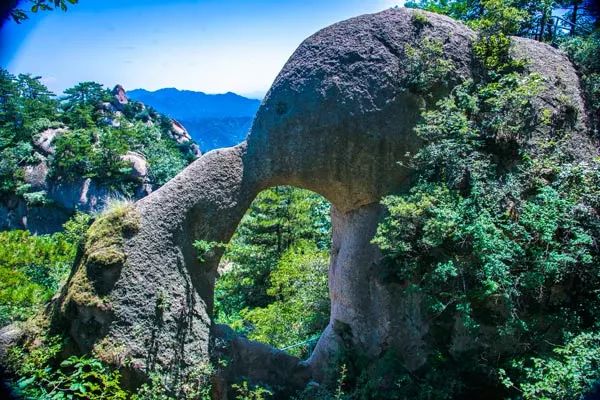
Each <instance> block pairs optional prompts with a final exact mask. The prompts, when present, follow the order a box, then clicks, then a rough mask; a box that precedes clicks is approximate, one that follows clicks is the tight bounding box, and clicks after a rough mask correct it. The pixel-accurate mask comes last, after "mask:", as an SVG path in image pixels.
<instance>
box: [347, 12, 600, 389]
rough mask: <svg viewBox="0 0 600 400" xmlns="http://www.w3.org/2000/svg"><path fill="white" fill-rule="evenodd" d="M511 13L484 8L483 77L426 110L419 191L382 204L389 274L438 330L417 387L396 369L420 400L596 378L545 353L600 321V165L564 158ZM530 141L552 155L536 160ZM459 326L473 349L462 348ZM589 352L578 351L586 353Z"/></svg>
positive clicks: (573, 385)
mask: <svg viewBox="0 0 600 400" xmlns="http://www.w3.org/2000/svg"><path fill="white" fill-rule="evenodd" d="M502 3H503V2H499V1H482V2H481V6H482V9H481V13H480V14H479V16H478V18H477V19H476V20H475V19H474V20H472V21H471V23H472V24H473V25H475V26H478V27H479V28H480V33H481V36H480V39H479V41H478V42H477V43H476V45H475V55H476V56H477V57H478V59H479V60H480V61H481V63H482V65H483V67H484V68H485V73H484V74H483V77H482V78H483V79H481V81H479V82H476V83H475V82H470V81H469V82H465V83H463V84H461V85H458V86H457V87H455V88H454V89H453V91H452V92H451V93H450V95H449V96H447V97H446V98H444V99H442V100H440V101H439V102H438V103H437V104H436V107H434V108H433V109H429V110H425V111H424V112H423V114H422V117H423V120H422V122H421V123H420V124H419V125H418V126H417V127H416V129H415V131H416V133H417V135H418V136H419V137H420V138H421V139H423V141H424V143H425V145H424V147H423V148H422V149H421V150H420V151H419V152H417V154H415V155H414V157H413V159H412V163H410V165H409V166H410V167H412V168H413V169H414V170H415V175H416V177H417V183H416V185H414V186H413V188H412V189H411V190H410V192H409V193H407V194H403V195H398V196H390V197H388V198H386V199H385V200H384V202H383V203H384V205H385V206H386V208H387V210H388V212H389V215H388V217H386V218H385V219H384V221H383V222H382V224H381V225H380V226H379V229H378V232H377V236H376V238H375V243H377V244H378V245H379V246H380V248H381V249H382V251H383V254H384V256H383V259H382V262H381V273H382V274H383V276H385V277H386V278H387V279H388V280H390V281H394V282H398V283H400V284H402V285H403V287H405V289H404V290H405V292H406V293H407V294H408V293H417V294H418V295H419V296H422V299H423V308H424V309H423V311H424V312H425V313H426V314H427V319H428V320H429V321H430V323H431V324H432V326H431V328H430V333H429V335H428V337H427V338H426V340H427V341H428V343H429V345H430V346H432V348H433V353H432V354H431V355H430V356H429V357H428V362H427V364H426V365H425V366H424V367H423V368H421V370H419V371H417V374H416V375H417V376H419V377H420V378H419V379H417V380H415V379H414V376H413V375H406V373H402V371H398V372H397V379H398V383H399V388H400V390H401V391H408V392H404V393H405V395H406V394H408V395H409V397H411V398H413V396H414V398H453V397H454V396H456V395H458V394H459V393H460V394H462V395H465V393H470V392H469V391H473V390H475V387H477V386H482V387H486V386H487V387H495V388H496V390H498V391H499V392H500V393H502V389H498V388H499V386H500V384H499V380H498V375H497V371H498V369H499V368H500V369H502V370H503V371H506V372H505V374H507V375H504V376H503V379H504V380H505V382H511V383H512V382H513V381H511V379H514V382H516V383H514V384H512V385H511V386H510V387H509V389H511V390H513V392H512V393H511V394H510V395H522V396H524V397H526V398H538V397H536V396H538V395H540V396H541V395H548V394H547V393H546V392H544V391H545V390H555V389H552V388H555V387H557V386H560V385H562V384H565V382H566V381H565V380H568V381H569V382H570V383H569V384H568V385H567V386H568V387H569V389H568V390H570V391H571V392H569V393H584V392H585V390H587V389H589V387H590V386H591V384H590V382H591V380H592V379H594V378H590V380H587V381H585V382H584V380H577V379H576V378H574V376H580V375H581V374H583V376H587V375H586V374H587V372H586V371H587V370H588V369H589V367H587V366H586V365H587V364H585V365H584V364H577V363H574V364H570V365H571V366H572V367H573V368H574V370H573V371H575V372H573V371H572V372H573V374H574V375H573V376H568V377H567V376H566V375H565V376H563V375H560V377H557V374H559V373H558V372H556V371H557V370H558V369H560V368H559V367H560V366H561V365H562V364H560V363H559V364H557V363H556V362H554V361H551V358H548V356H547V355H548V354H549V353H550V352H551V347H550V346H549V345H548V344H549V343H560V342H561V341H562V340H564V338H565V337H566V335H567V332H582V331H585V330H586V329H591V328H593V327H594V326H596V325H595V324H596V323H597V322H598V321H597V315H598V314H597V310H598V307H599V306H600V303H598V298H597V295H596V294H595V293H596V289H594V288H595V287H597V285H598V283H599V282H598V276H600V270H598V267H597V265H599V264H598V261H599V260H598V255H599V254H598V249H597V245H596V239H595V238H597V237H599V234H600V231H599V227H600V219H599V217H598V204H599V203H598V195H599V192H598V190H597V187H598V186H596V185H595V184H594V183H592V182H596V181H597V180H598V179H599V176H598V171H599V168H600V165H598V163H597V162H591V163H590V161H587V162H581V161H578V160H575V159H573V158H571V157H570V156H567V154H569V152H568V151H566V149H565V146H568V145H567V141H566V139H565V138H568V135H569V130H570V129H572V126H571V125H570V123H569V117H568V113H569V110H568V109H567V108H565V109H563V110H562V113H563V115H559V116H557V115H552V116H551V117H550V116H545V115H544V110H540V109H538V108H536V107H535V106H534V103H533V99H534V98H535V96H536V95H537V94H538V93H539V91H540V89H541V78H540V77H539V76H537V75H535V74H523V73H522V72H520V71H519V69H520V68H519V65H520V61H519V60H512V59H511V58H510V57H509V53H508V46H509V45H510V41H509V40H508V36H506V35H508V34H509V33H511V31H512V33H514V32H516V31H518V24H520V23H521V22H520V21H524V18H522V17H524V16H523V15H521V12H520V11H519V10H515V9H511V8H510V7H508V8H503V4H502ZM494 7H500V9H499V10H495V9H494ZM503 20H504V21H505V22H506V23H505V24H504V25H503V23H502V22H501V21H503ZM498 21H500V22H498ZM513 24H516V25H513ZM494 37H496V39H493V38H494ZM504 39H506V40H504ZM478 46H483V47H481V48H480V49H478ZM548 118H553V119H552V121H548ZM557 121H564V122H563V123H557ZM551 122H552V123H554V127H553V129H554V131H553V132H552V137H551V138H549V137H546V136H544V135H546V133H545V132H546V130H547V127H546V126H547V125H548V124H549V123H551ZM533 135H541V136H542V137H544V138H545V139H544V140H547V141H548V144H547V145H546V146H541V147H539V148H536V149H535V150H534V149H532V147H531V137H532V136H533ZM573 287H577V290H576V291H574V290H573V289H572V288H573ZM584 304H585V306H583V305H584ZM453 326H454V328H452V327H453ZM457 326H459V327H460V330H461V331H462V332H464V334H465V337H468V338H470V339H469V340H467V341H466V342H464V343H462V344H461V345H460V346H458V347H457V346H456V344H455V342H454V338H453V334H452V332H453V331H454V330H455V329H457ZM582 343H583V342H581V341H580V342H577V341H576V342H573V346H572V347H571V348H570V350H569V351H572V352H575V353H577V354H581V352H582V351H583V349H581V348H577V346H578V345H581V344H582ZM567 347H568V346H567ZM586 354H587V356H589V353H586ZM518 360H534V361H527V362H525V361H523V362H520V361H518ZM561 362H562V361H561ZM528 363H533V367H530V366H529V364H528ZM508 366H510V367H511V368H512V369H509V368H508ZM505 367H506V368H505ZM504 368H505V369H504ZM561 368H562V367H561ZM567 369H568V368H567ZM561 371H562V370H561ZM563 372H564V371H562V372H561V373H563ZM565 374H567V373H566V372H565ZM567 375H568V374H567ZM442 376H443V377H445V379H441V380H440V379H439V378H440V377H442ZM544 376H545V380H544V379H542V378H543V377H544ZM465 377H468V379H465ZM563 379H564V380H563ZM557 380H558V381H560V384H559V383H558V382H557ZM425 382H428V383H427V384H426V387H424V386H423V385H424V383H425ZM550 387H551V388H550ZM556 390H558V389H556ZM560 390H563V389H560ZM358 391H360V390H358ZM411 393H412V394H411ZM557 393H558V392H557ZM565 393H566V392H565ZM549 398H571V397H569V396H566V397H561V396H560V395H557V397H553V396H552V395H550V396H549Z"/></svg>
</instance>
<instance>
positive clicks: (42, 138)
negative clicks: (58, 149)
mask: <svg viewBox="0 0 600 400" xmlns="http://www.w3.org/2000/svg"><path fill="white" fill-rule="evenodd" d="M66 131H67V129H66V128H49V129H46V130H45V131H42V132H40V133H38V135H37V137H36V138H35V140H34V142H33V144H34V145H35V147H36V148H37V149H38V150H40V151H41V152H42V153H43V154H44V155H50V154H54V146H53V145H52V142H53V141H54V139H56V137H57V136H59V135H61V134H63V133H64V132H66Z"/></svg>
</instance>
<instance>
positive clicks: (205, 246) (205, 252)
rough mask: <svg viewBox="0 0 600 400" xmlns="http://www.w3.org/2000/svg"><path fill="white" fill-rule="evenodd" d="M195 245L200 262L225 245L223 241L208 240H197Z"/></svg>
mask: <svg viewBox="0 0 600 400" xmlns="http://www.w3.org/2000/svg"><path fill="white" fill-rule="evenodd" d="M193 245H194V248H195V249H196V251H197V252H198V260H200V262H204V261H206V258H208V257H210V255H212V253H214V251H215V250H216V249H218V248H223V247H225V245H224V244H223V243H219V242H214V241H213V242H207V241H206V240H196V241H194V244H193Z"/></svg>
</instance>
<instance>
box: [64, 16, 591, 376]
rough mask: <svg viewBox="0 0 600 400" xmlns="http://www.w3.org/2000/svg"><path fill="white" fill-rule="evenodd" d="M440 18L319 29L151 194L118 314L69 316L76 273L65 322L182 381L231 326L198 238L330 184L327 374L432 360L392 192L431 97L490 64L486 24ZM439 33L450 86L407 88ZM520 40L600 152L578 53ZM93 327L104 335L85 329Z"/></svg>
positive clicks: (90, 340)
mask: <svg viewBox="0 0 600 400" xmlns="http://www.w3.org/2000/svg"><path fill="white" fill-rule="evenodd" d="M425 15H426V18H427V20H428V23H427V24H422V23H416V20H415V19H414V18H413V11H411V10H407V9H390V10H387V11H384V12H381V13H378V14H372V15H364V16H361V17H357V18H353V19H350V20H348V21H344V22H340V23H338V24H335V25H333V26H330V27H328V28H325V29H324V30H322V31H320V32H318V33H316V34H315V35H313V36H311V37H310V38H308V39H307V40H306V41H304V42H303V43H302V44H301V45H300V47H299V48H298V49H297V50H296V52H295V53H294V54H293V55H292V57H291V58H290V60H289V61H288V63H287V64H286V65H285V67H284V68H283V70H282V71H281V73H280V74H279V76H278V77H277V79H276V80H275V82H274V84H273V86H272V88H271V90H270V91H269V93H268V94H267V96H266V97H265V99H264V101H263V104H262V106H261V108H260V110H259V111H258V114H257V117H256V119H255V121H254V124H253V127H252V130H251V133H250V136H249V137H248V140H247V143H243V144H241V145H239V146H236V147H233V148H227V149H221V150H216V151H212V152H209V153H207V154H205V155H203V156H202V157H201V158H200V159H198V160H197V161H195V162H194V163H193V164H192V165H190V166H189V167H188V168H187V169H185V170H184V171H183V172H181V173H180V174H179V175H178V176H176V177H175V178H174V179H173V180H171V181H170V182H168V183H167V184H166V185H164V186H163V187H162V188H161V189H159V190H157V191H156V192H154V193H152V194H151V195H150V196H148V197H146V198H144V199H142V200H140V201H138V202H137V203H136V204H135V206H134V208H135V212H136V214H137V215H139V227H138V229H137V230H136V232H135V233H132V234H131V235H130V236H126V237H123V241H122V252H123V254H124V258H123V263H122V265H121V266H120V268H119V274H118V275H116V279H115V275H114V274H113V275H111V279H114V282H113V281H111V288H110V290H109V291H107V292H106V293H104V294H103V295H102V296H103V297H102V304H103V305H102V307H104V308H108V309H109V310H110V313H108V314H106V313H103V310H102V309H100V308H99V307H98V306H94V305H93V304H88V305H87V306H86V307H82V308H72V309H71V312H70V313H69V314H68V315H64V314H61V312H60V304H63V303H64V302H65V301H66V299H69V296H70V294H69V292H70V291H71V289H70V288H71V287H72V285H71V286H67V288H66V290H65V292H64V293H63V295H62V297H61V299H60V301H59V302H58V303H57V306H56V307H55V310H56V313H55V319H56V321H57V324H56V327H57V329H63V330H64V331H66V332H71V334H72V337H73V338H74V339H75V341H76V342H77V343H78V344H79V346H80V350H81V351H89V350H91V349H94V348H95V347H96V346H99V345H100V344H102V346H106V345H107V343H108V344H110V346H112V347H113V348H116V349H120V354H123V355H124V357H125V359H126V364H127V365H129V366H131V367H132V368H133V369H134V370H136V371H138V372H140V373H146V372H148V371H152V370H156V369H159V368H160V369H161V370H163V371H166V373H167V374H169V375H170V376H171V379H172V383H173V385H177V384H178V383H180V382H181V381H182V380H185V376H186V374H187V372H189V371H190V369H191V368H193V366H194V365H198V364H199V363H201V362H205V361H206V360H207V359H208V357H209V355H210V348H211V346H210V344H211V340H212V341H214V340H216V339H218V335H214V330H212V329H211V325H212V322H211V313H212V304H213V287H214V279H215V277H216V273H217V272H216V269H217V265H218V261H219V258H220V256H221V253H222V250H221V249H220V248H216V249H214V250H213V251H210V252H209V254H204V255H202V256H203V258H204V260H205V261H204V262H202V263H200V262H199V261H198V254H197V251H196V250H195V248H194V247H193V245H192V244H193V242H194V240H205V241H209V242H211V241H216V242H227V241H228V240H229V239H230V237H231V235H232V234H233V231H234V229H235V227H236V226H237V224H238V223H239V221H240V219H241V217H242V215H243V214H244V212H245V211H246V209H247V208H248V206H249V204H250V202H251V201H252V200H253V198H254V197H255V196H256V194H257V193H258V192H260V191H261V190H263V189H265V188H267V187H269V186H272V185H278V184H290V185H296V186H300V187H304V188H308V189H311V190H313V191H315V192H318V193H320V194H322V195H324V196H325V197H326V198H327V199H329V200H330V201H331V202H332V204H333V206H334V210H333V218H332V222H333V232H334V233H333V235H334V237H333V248H332V257H331V266H330V272H329V276H330V287H331V289H330V293H331V302H332V307H331V309H332V311H331V320H330V325H329V327H328V328H327V330H326V331H325V333H324V335H323V336H322V338H321V339H320V341H319V343H318V345H317V347H316V349H315V351H314V353H313V355H312V357H311V358H310V360H308V362H309V365H310V368H311V373H312V376H313V377H314V378H315V379H326V378H327V377H326V376H325V371H326V366H327V365H328V364H329V363H331V362H333V361H334V359H335V356H336V353H337V352H338V350H339V349H341V348H351V349H352V351H353V352H357V353H360V354H361V355H363V356H365V357H367V358H369V357H370V358H373V359H375V358H377V357H378V356H380V355H381V354H382V353H383V352H384V351H386V350H394V351H395V352H397V353H398V354H399V355H400V356H401V357H402V358H403V360H404V363H405V366H406V368H408V369H409V370H414V369H416V368H418V367H419V366H420V365H421V364H422V363H423V361H424V358H425V356H426V355H427V347H426V344H425V342H424V341H423V340H422V338H423V337H424V336H425V335H426V334H427V331H428V324H427V321H425V320H424V319H423V317H422V315H421V313H420V307H421V305H420V299H419V298H416V297H411V296H410V295H406V294H404V292H403V291H402V290H401V289H402V288H401V287H400V286H399V285H398V284H391V283H387V282H385V281H382V280H381V278H379V277H378V274H377V273H376V269H377V263H378V261H379V252H378V250H377V249H376V247H375V246H374V245H372V244H371V243H370V241H371V239H372V237H373V235H374V233H375V230H376V226H377V223H378V220H379V218H380V215H381V208H380V206H379V205H378V201H379V199H380V198H381V197H382V196H384V195H386V194H390V193H395V192H398V191H401V190H405V189H406V188H407V187H408V186H409V185H410V182H411V171H410V170H408V169H407V168H404V167H403V166H402V163H401V162H402V161H403V160H404V157H405V154H406V153H407V152H414V151H415V150H417V149H418V148H419V146H420V145H421V144H420V143H419V140H417V138H416V137H415V135H414V133H413V128H414V126H415V123H416V122H417V121H418V119H419V114H420V112H421V107H422V106H423V105H424V104H426V103H427V102H431V101H435V99H436V97H439V96H443V95H444V94H445V93H447V92H448V91H449V90H450V89H451V88H452V86H453V85H455V84H456V83H458V82H460V81H461V80H464V79H468V78H471V77H475V76H476V73H477V66H476V65H474V64H473V57H472V55H471V44H472V40H473V38H474V33H473V32H472V31H470V30H469V29H468V28H466V27H465V26H464V25H462V24H460V23H458V22H455V21H453V20H451V19H449V18H446V17H443V16H439V15H434V14H429V13H425ZM420 19H421V18H420ZM425 38H435V39H436V40H439V41H440V43H442V45H443V52H444V58H445V59H448V60H451V61H452V62H453V64H454V73H453V78H452V79H451V80H450V81H449V82H448V83H447V84H446V85H441V86H440V87H438V88H436V90H435V91H434V92H432V93H428V94H419V93H414V92H412V91H411V90H409V89H408V88H407V84H406V82H407V79H408V78H409V77H408V76H407V74H408V69H407V63H406V54H405V50H406V48H407V46H412V47H415V48H418V47H419V46H421V45H422V43H423V40H424V39H425ZM513 51H515V52H516V53H517V54H521V55H523V56H524V57H529V58H531V59H532V62H531V63H530V66H529V68H530V69H531V70H532V71H534V72H538V73H539V74H541V75H542V77H543V79H544V81H545V82H546V83H547V86H546V90H544V91H543V92H542V93H541V94H540V95H539V96H538V98H537V100H536V101H537V102H538V103H539V107H544V108H546V109H549V110H550V112H556V113H559V111H560V110H559V107H562V106H563V105H564V103H565V99H567V100H568V103H569V106H570V107H571V108H572V110H573V113H572V115H573V118H574V121H573V130H572V136H571V139H570V140H572V142H573V143H572V144H573V146H572V151H573V153H574V155H576V156H577V157H579V158H586V157H592V156H595V155H597V150H596V149H595V147H594V145H593V143H592V141H591V140H590V139H589V138H588V137H587V136H586V135H585V126H586V119H585V113H584V109H583V102H582V99H581V94H580V90H579V87H578V84H577V82H578V81H577V78H576V73H575V71H574V70H573V68H572V67H571V66H570V64H569V62H568V60H567V59H566V58H565V56H564V55H562V54H561V53H560V52H558V51H556V50H555V49H552V48H551V47H549V46H546V45H543V44H539V43H536V42H533V41H529V40H525V39H520V40H515V42H514V49H513ZM539 60H544V63H542V62H541V61H539ZM548 134H551V132H549V131H548V130H543V129H542V128H540V131H535V132H532V133H531V138H530V142H531V146H533V147H535V146H536V143H537V141H538V140H540V138H543V137H544V135H548ZM92 245H93V243H88V244H87V245H86V247H87V246H92ZM79 270H80V271H85V265H80V266H79ZM107 315H108V317H107ZM86 326H87V327H90V329H83V328H82V327H86ZM92 327H93V329H91V328H92ZM74 328H77V329H74ZM79 330H83V331H85V332H87V334H88V336H86V337H85V338H84V339H83V338H81V337H79V334H78V333H77V332H78V331H79ZM211 332H212V333H211ZM235 343H239V342H235V341H234V344H233V346H234V347H235V346H237V344H235ZM232 351H233V352H234V353H235V354H238V355H239V357H238V358H237V359H236V358H234V359H235V362H236V363H237V362H239V363H240V365H241V367H240V369H239V371H241V372H240V373H241V374H243V373H245V372H248V371H251V370H252V368H250V367H246V366H243V365H244V363H247V362H248V360H247V359H244V357H250V358H252V357H255V355H256V354H258V353H260V354H268V352H264V353H262V352H258V353H256V352H252V353H251V354H254V355H252V356H249V355H248V354H249V353H248V352H246V351H245V350H244V351H242V350H240V348H237V349H235V348H234V350H232ZM273 356H274V357H280V355H279V353H276V352H274V353H273ZM265 357H267V356H266V355H265ZM263 361H264V362H263ZM256 362H257V363H258V361H256ZM294 362H295V363H296V365H295V366H293V364H294ZM277 364H278V363H277V362H271V361H269V360H261V366H262V367H261V368H263V370H262V371H261V372H260V374H262V375H260V376H258V375H257V376H256V377H257V379H259V378H260V379H262V378H263V377H264V376H267V377H268V376H276V377H278V379H289V380H290V381H291V380H294V379H297V378H298V377H303V378H302V379H308V376H306V375H302V374H300V375H294V374H292V375H290V376H288V377H287V378H282V377H281V376H280V375H277V368H278V367H277ZM285 365H286V367H285V368H286V370H294V368H296V367H297V369H298V371H301V370H302V369H303V366H304V364H302V363H301V361H300V360H295V361H294V360H290V359H286V360H285ZM292 366H293V367H292ZM244 371H245V372H244ZM248 373H249V372H248ZM271 373H272V375H270V374H271ZM257 374H258V372H257ZM224 379H226V380H233V379H235V377H232V376H226V377H225V378H224ZM290 384H291V385H293V384H297V382H295V383H293V384H292V383H290Z"/></svg>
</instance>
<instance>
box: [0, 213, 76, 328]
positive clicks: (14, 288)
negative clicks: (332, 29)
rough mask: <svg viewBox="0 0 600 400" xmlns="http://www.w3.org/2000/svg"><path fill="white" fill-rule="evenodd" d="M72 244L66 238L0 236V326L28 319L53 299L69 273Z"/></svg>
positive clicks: (10, 233)
mask: <svg viewBox="0 0 600 400" xmlns="http://www.w3.org/2000/svg"><path fill="white" fill-rule="evenodd" d="M70 224H71V226H72V225H73V224H74V222H71V223H70ZM76 244H77V242H76V241H75V240H74V238H73V237H72V236H69V234H66V235H65V234H62V233H55V234H53V235H43V236H34V235H32V234H30V233H29V232H28V231H18V230H15V231H8V232H0V325H5V324H8V323H10V322H13V321H23V320H25V319H27V318H29V317H31V316H32V315H33V314H34V313H35V312H36V311H37V310H38V309H39V307H40V306H41V305H42V304H44V303H45V302H47V301H48V300H49V299H50V298H51V297H52V296H53V295H54V293H55V292H56V291H57V290H58V288H59V286H60V285H61V284H62V283H63V282H64V280H65V279H66V277H67V275H68V273H69V271H70V267H71V264H72V262H73V258H74V256H75V250H76Z"/></svg>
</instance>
